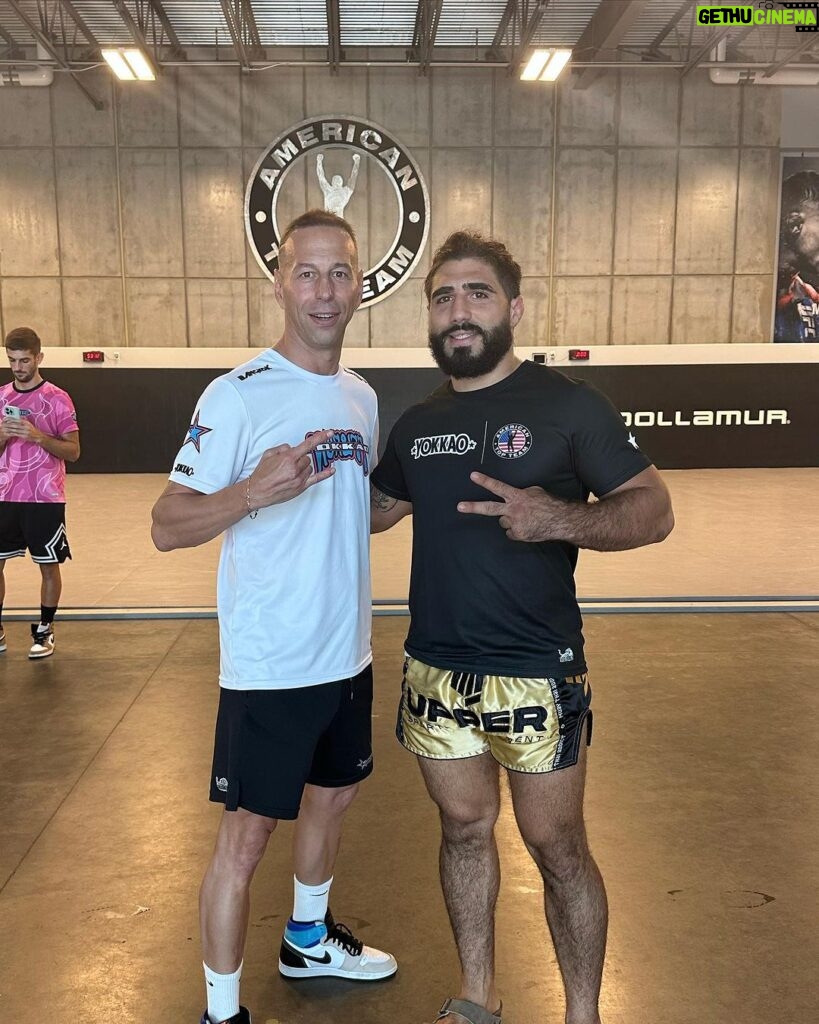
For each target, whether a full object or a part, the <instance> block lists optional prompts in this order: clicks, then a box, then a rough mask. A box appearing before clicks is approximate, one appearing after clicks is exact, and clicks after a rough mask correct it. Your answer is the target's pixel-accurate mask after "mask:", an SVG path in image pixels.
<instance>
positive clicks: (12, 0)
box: [8, 0, 105, 110]
mask: <svg viewBox="0 0 819 1024" xmlns="http://www.w3.org/2000/svg"><path fill="white" fill-rule="evenodd" d="M8 4H9V6H10V7H11V9H12V10H13V11H14V13H15V14H16V15H17V17H18V18H19V19H20V21H22V22H23V24H24V25H25V26H26V28H27V29H28V30H29V32H31V34H32V35H33V36H34V38H35V39H36V40H37V42H38V43H39V44H40V46H42V48H43V49H44V50H45V52H46V53H47V54H48V55H49V57H50V58H51V59H52V60H53V61H54V62H55V63H56V64H57V65H59V67H61V68H63V70H65V71H70V72H71V77H72V78H73V79H74V81H75V83H76V85H77V88H78V89H80V90H81V91H82V92H83V93H84V94H85V96H86V97H87V98H88V100H89V102H90V103H92V104H93V106H94V108H95V109H96V110H103V109H104V107H105V104H104V103H103V102H102V101H101V100H98V99H97V97H96V96H95V95H94V94H93V93H92V92H91V91H90V90H89V89H88V88H87V86H86V85H84V83H83V82H81V81H80V79H79V77H78V76H77V75H76V74H74V72H73V71H71V66H70V65H69V63H68V61H67V60H66V59H65V57H63V56H61V55H60V54H59V53H58V52H57V50H56V48H55V46H54V44H53V42H52V41H51V38H50V37H49V36H48V35H46V33H45V32H44V31H43V30H42V29H41V28H40V27H39V26H38V25H37V23H36V22H35V21H33V20H32V19H31V18H30V17H29V16H28V14H26V12H25V11H24V10H23V9H22V7H21V6H20V4H19V3H18V0H8Z"/></svg>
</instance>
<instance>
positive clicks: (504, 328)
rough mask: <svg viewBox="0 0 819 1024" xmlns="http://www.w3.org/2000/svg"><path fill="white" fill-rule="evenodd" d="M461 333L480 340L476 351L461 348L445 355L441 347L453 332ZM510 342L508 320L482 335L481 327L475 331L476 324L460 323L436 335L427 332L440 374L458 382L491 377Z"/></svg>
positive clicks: (511, 337) (510, 332)
mask: <svg viewBox="0 0 819 1024" xmlns="http://www.w3.org/2000/svg"><path fill="white" fill-rule="evenodd" d="M464 330H469V331H475V333H476V334H479V335H480V337H481V338H483V345H482V346H481V348H480V350H479V351H478V352H473V351H472V349H471V348H468V347H467V346H464V347H463V348H456V349H454V350H453V351H452V352H447V351H446V347H445V346H446V339H447V338H448V337H449V335H450V334H453V333H454V332H455V331H464ZM512 341H513V335H512V325H511V324H510V323H509V318H508V317H506V319H505V320H502V321H501V322H500V323H499V324H497V325H496V326H495V327H491V328H490V329H489V330H486V331H485V330H484V329H483V328H482V327H478V325H477V324H473V323H471V322H469V321H464V322H463V323H460V324H453V325H452V326H451V327H447V329H446V330H445V331H440V332H439V333H438V334H433V333H432V332H430V335H429V350H430V352H431V353H432V358H433V359H434V360H435V362H436V363H437V364H438V367H439V368H440V369H441V370H442V372H443V373H445V374H446V375H447V376H448V377H455V378H456V380H458V379H467V378H473V377H483V376H485V375H486V374H487V373H491V372H492V371H493V370H494V369H495V367H496V366H497V365H498V363H499V362H500V361H501V359H503V357H504V356H505V355H506V354H507V352H508V351H509V350H510V349H511V347H512Z"/></svg>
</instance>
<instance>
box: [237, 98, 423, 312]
mask: <svg viewBox="0 0 819 1024" xmlns="http://www.w3.org/2000/svg"><path fill="white" fill-rule="evenodd" d="M350 153H351V154H352V159H351V160H350V157H349V155H348V154H350ZM303 161H308V164H307V168H306V169H307V183H308V202H307V206H308V208H310V207H315V206H317V205H319V204H320V203H321V200H320V199H319V198H318V194H317V193H318V189H320V190H321V195H323V202H324V209H325V210H328V211H330V212H331V213H336V214H338V215H339V216H340V217H344V218H345V219H347V220H348V221H349V222H350V223H351V224H352V226H353V228H354V229H355V230H356V231H357V234H358V235H359V241H360V242H361V240H362V239H364V238H366V237H367V231H366V227H367V224H366V222H364V218H363V216H362V217H361V219H360V220H359V217H360V215H361V214H362V213H366V209H365V207H364V206H363V204H362V203H361V192H362V190H361V189H359V190H358V193H357V192H356V188H357V186H358V177H359V171H360V170H361V168H362V163H363V166H365V167H366V169H367V175H366V179H367V186H366V190H367V193H368V194H369V195H370V199H371V202H370V207H371V213H370V217H371V219H370V224H369V226H370V235H371V236H372V238H373V243H372V244H373V246H374V248H377V249H379V250H380V251H379V252H378V253H376V254H375V255H376V258H375V260H374V261H373V260H372V256H373V255H374V254H373V253H371V254H370V256H371V259H370V261H369V262H371V264H372V265H371V266H370V268H369V269H368V270H366V271H365V272H364V294H363V300H362V302H361V307H360V308H362V309H363V308H365V307H367V306H372V305H374V304H375V303H376V302H380V301H381V300H382V299H385V298H386V297H387V296H388V295H389V294H390V293H391V292H393V291H395V290H396V289H397V288H399V287H400V286H401V285H402V284H403V283H404V282H405V281H406V280H408V279H409V276H410V274H411V273H412V270H413V268H414V267H415V265H416V264H417V263H418V260H419V259H420V258H421V254H422V253H423V251H424V246H425V245H426V241H427V235H428V234H429V193H428V192H427V186H426V182H425V181H424V177H423V175H422V174H421V171H420V168H419V167H418V164H417V163H416V162H415V160H414V159H413V158H412V156H410V154H409V152H408V151H407V149H406V147H405V146H403V145H402V144H401V143H400V142H399V141H398V139H396V138H395V136H393V135H391V133H390V132H388V131H386V129H384V128H382V127H381V126H380V125H377V124H374V123H373V122H372V121H364V120H362V119H361V118H357V117H315V118H308V119H307V120H306V121H301V122H299V124H296V125H293V127H292V128H289V129H288V130H287V131H286V132H285V133H284V134H283V135H280V136H279V137H278V138H277V139H276V141H275V142H273V143H272V144H271V145H270V146H268V148H267V149H266V150H265V152H264V153H263V154H262V156H261V157H260V159H259V160H258V161H257V163H256V166H255V167H254V168H253V173H252V174H251V176H250V180H249V181H248V184H247V190H246V192H245V231H246V232H247V237H248V240H249V241H250V244H251V247H252V249H253V255H254V256H255V257H256V261H257V262H258V264H259V266H260V267H261V268H262V270H263V271H264V272H265V274H267V276H268V277H269V278H271V279H272V278H273V273H274V271H275V270H276V268H277V267H278V264H279V259H278V257H279V242H280V240H281V236H282V233H283V231H284V228H285V227H286V221H289V220H291V219H293V218H294V217H296V216H298V215H299V213H301V212H303V210H304V181H303V179H301V178H299V177H298V175H295V174H293V175H291V174H290V172H291V171H292V170H293V168H294V167H297V166H299V165H301V167H302V170H305V167H304V163H303ZM331 165H332V166H331ZM340 171H343V173H338V172H340ZM380 176H385V178H381V177H380ZM384 180H386V181H387V182H388V183H389V185H388V186H387V187H386V188H384V185H383V181H384ZM389 186H391V188H390V187H389ZM382 190H383V191H384V193H385V194H384V195H383V196H382V195H380V194H379V193H380V192H381V191H382ZM311 191H312V192H313V194H315V195H316V199H315V200H312V199H311V198H310V193H311ZM390 192H391V193H392V194H393V195H394V198H395V201H396V203H397V211H395V214H396V216H395V224H396V227H395V233H394V235H393V236H392V239H391V240H389V231H387V232H384V231H383V227H382V226H383V225H385V224H386V225H389V224H390V219H391V211H390V209H389V205H392V204H389V205H387V204H388V203H389V193H390ZM354 197H356V198H354ZM375 202H378V203H379V204H380V205H379V206H378V207H377V208H376V207H375V205H374V204H375ZM348 206H349V210H348ZM280 207H281V208H282V209H286V210H287V216H286V218H285V217H282V218H281V219H280ZM357 208H358V212H357ZM375 221H377V223H375ZM379 232H381V233H383V235H384V240H383V241H382V242H381V243H379V242H378V234H379Z"/></svg>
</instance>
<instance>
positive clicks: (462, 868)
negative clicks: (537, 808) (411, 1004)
mask: <svg viewBox="0 0 819 1024" xmlns="http://www.w3.org/2000/svg"><path fill="white" fill-rule="evenodd" d="M418 762H419V764H420V766H421V774H422V775H423V777H424V782H425V783H426V785H427V789H428V791H429V795H430V796H431V797H432V799H433V800H434V801H435V803H436V804H437V805H438V809H439V811H440V813H441V854H440V869H441V888H442V889H443V893H444V900H445V901H446V908H447V911H448V913H449V921H450V924H451V925H452V932H453V934H454V936H455V945H456V946H457V949H458V958H459V959H460V962H461V988H460V992H459V993H458V997H459V998H460V999H468V1000H470V1001H471V1002H473V1003H477V1004H478V1005H479V1006H484V1007H486V1008H487V1009H488V1010H489V1012H490V1013H494V1012H495V1011H496V1010H497V1008H498V1004H499V1002H500V999H499V998H498V993H497V989H496V988H495V904H496V903H497V900H498V889H499V887H500V865H499V862H498V848H497V845H496V843H495V822H496V821H497V818H498V811H499V809H500V786H499V770H498V765H497V762H496V761H495V760H494V758H493V757H492V756H491V755H490V754H480V755H479V756H477V757H467V758H462V759H459V760H451V761H436V760H432V759H431V758H425V757H419V758H418ZM443 1020H444V1022H446V1021H452V1020H454V1018H451V1017H449V1016H447V1017H444V1018H443Z"/></svg>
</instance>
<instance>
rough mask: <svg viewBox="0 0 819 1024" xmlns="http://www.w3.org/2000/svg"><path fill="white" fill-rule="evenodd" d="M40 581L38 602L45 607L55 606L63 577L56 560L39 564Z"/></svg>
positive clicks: (58, 600) (61, 588)
mask: <svg viewBox="0 0 819 1024" xmlns="http://www.w3.org/2000/svg"><path fill="white" fill-rule="evenodd" d="M40 572H41V574H42V581H41V583H40V604H42V605H44V606H45V607H46V608H56V607H57V605H58V604H59V603H60V594H62V592H63V578H62V574H61V573H60V566H59V564H58V563H57V562H43V563H41V564H40Z"/></svg>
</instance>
